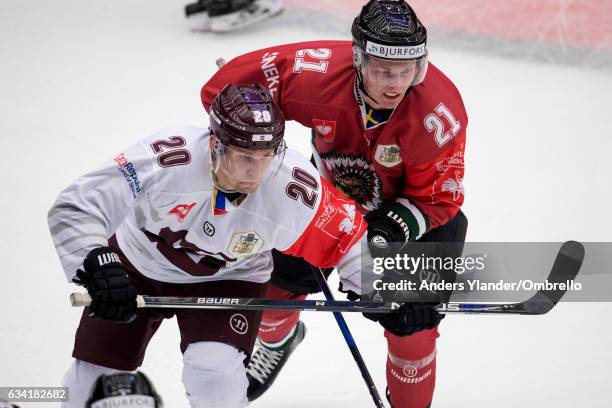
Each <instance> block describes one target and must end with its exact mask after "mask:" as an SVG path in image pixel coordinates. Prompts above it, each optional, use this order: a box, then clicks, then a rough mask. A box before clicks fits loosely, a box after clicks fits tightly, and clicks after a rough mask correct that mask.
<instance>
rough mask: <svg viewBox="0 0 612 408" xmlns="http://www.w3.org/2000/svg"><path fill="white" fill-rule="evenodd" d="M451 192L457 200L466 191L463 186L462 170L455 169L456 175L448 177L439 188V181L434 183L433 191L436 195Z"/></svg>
mask: <svg viewBox="0 0 612 408" xmlns="http://www.w3.org/2000/svg"><path fill="white" fill-rule="evenodd" d="M438 192H441V193H449V194H450V195H451V196H452V197H453V200H454V201H457V200H459V199H460V198H461V196H462V195H464V193H465V189H464V187H463V179H462V178H461V172H460V171H459V170H455V175H454V176H451V177H449V178H447V179H446V180H444V181H443V182H442V184H440V187H439V190H438V187H437V183H434V186H433V193H434V196H435V195H436V193H438Z"/></svg>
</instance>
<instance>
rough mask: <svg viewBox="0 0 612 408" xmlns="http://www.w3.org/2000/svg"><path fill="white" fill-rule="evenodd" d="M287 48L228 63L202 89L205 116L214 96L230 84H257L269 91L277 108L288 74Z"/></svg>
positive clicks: (269, 49) (273, 48) (245, 55)
mask: <svg viewBox="0 0 612 408" xmlns="http://www.w3.org/2000/svg"><path fill="white" fill-rule="evenodd" d="M292 50H293V48H292V47H290V45H283V46H278V47H272V48H266V49H262V50H258V51H253V52H249V53H247V54H244V55H241V56H239V57H236V58H234V59H232V60H231V61H229V62H227V63H226V64H225V65H223V67H221V68H220V69H219V71H217V72H216V73H215V75H213V77H212V78H211V79H210V80H209V81H208V82H207V83H206V84H204V86H203V87H202V91H201V93H200V96H201V98H202V104H203V105H204V108H205V109H206V111H207V112H208V111H209V110H210V106H211V105H212V102H213V100H214V99H215V96H216V95H217V94H218V93H219V91H221V89H223V87H224V86H225V85H227V84H229V83H232V84H254V83H259V84H262V85H263V86H265V87H266V88H268V90H269V91H270V94H272V96H273V97H274V100H275V101H276V102H277V103H278V104H279V105H280V101H281V98H280V95H281V93H282V87H281V84H282V83H283V82H284V81H283V79H285V77H286V76H287V75H288V74H289V72H290V71H291V67H289V72H287V64H288V56H290V55H292V54H293V52H292Z"/></svg>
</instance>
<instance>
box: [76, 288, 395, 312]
mask: <svg viewBox="0 0 612 408" xmlns="http://www.w3.org/2000/svg"><path fill="white" fill-rule="evenodd" d="M70 303H71V304H72V306H75V307H82V306H89V305H90V304H91V297H90V296H89V294H88V293H73V294H71V295H70ZM136 303H137V306H138V307H154V308H179V309H180V308H193V309H237V310H300V311H315V312H368V313H389V312H391V311H393V310H395V309H398V308H399V306H400V305H399V304H398V303H380V302H350V301H326V300H274V299H259V298H228V297H199V298H198V297H164V296H141V295H139V296H138V297H137V299H136Z"/></svg>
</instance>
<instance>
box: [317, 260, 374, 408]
mask: <svg viewBox="0 0 612 408" xmlns="http://www.w3.org/2000/svg"><path fill="white" fill-rule="evenodd" d="M310 268H311V269H312V273H313V274H314V277H315V279H316V280H317V282H318V284H319V286H320V287H321V290H322V291H323V294H324V295H325V299H327V300H328V301H335V299H334V295H333V293H332V292H331V290H330V289H329V286H328V285H327V281H326V280H325V275H323V271H322V270H321V269H320V268H315V267H313V266H311V267H310ZM334 317H335V318H336V322H337V323H338V327H340V331H341V332H342V336H344V341H346V345H347V346H348V348H349V350H350V351H351V354H352V355H353V359H354V360H355V363H357V367H358V368H359V372H360V373H361V376H362V377H363V380H364V381H365V383H366V385H367V387H368V391H369V392H370V395H371V396H372V400H373V401H374V405H376V407H378V408H385V404H383V402H382V399H381V398H380V394H379V393H378V389H376V384H374V380H373V379H372V376H371V375H370V372H369V371H368V367H367V366H366V364H365V361H363V357H362V356H361V353H360V352H359V348H358V347H357V343H355V338H354V337H353V335H352V334H351V330H350V329H349V327H348V324H347V323H346V320H344V317H343V316H342V313H340V312H334Z"/></svg>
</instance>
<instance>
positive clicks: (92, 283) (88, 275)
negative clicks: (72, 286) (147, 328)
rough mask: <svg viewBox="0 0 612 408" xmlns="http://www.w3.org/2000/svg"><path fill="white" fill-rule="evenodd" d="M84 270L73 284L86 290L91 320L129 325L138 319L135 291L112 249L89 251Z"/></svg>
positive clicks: (78, 272)
mask: <svg viewBox="0 0 612 408" xmlns="http://www.w3.org/2000/svg"><path fill="white" fill-rule="evenodd" d="M83 269H85V270H84V271H82V270H78V271H77V277H76V278H75V279H73V281H74V282H75V283H77V284H79V285H82V286H84V287H86V288H87V291H88V292H89V295H90V296H91V299H92V301H91V305H90V306H89V312H90V316H91V317H98V318H100V319H106V320H112V321H115V322H127V323H129V322H131V321H133V320H134V319H135V318H136V314H135V313H136V289H135V288H134V286H132V283H131V282H130V278H129V277H128V275H127V273H126V272H125V269H123V266H122V265H121V261H120V260H119V256H117V254H116V253H114V252H113V251H112V249H110V248H108V247H103V248H96V249H94V250H92V251H91V252H89V254H87V257H85V261H84V262H83Z"/></svg>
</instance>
